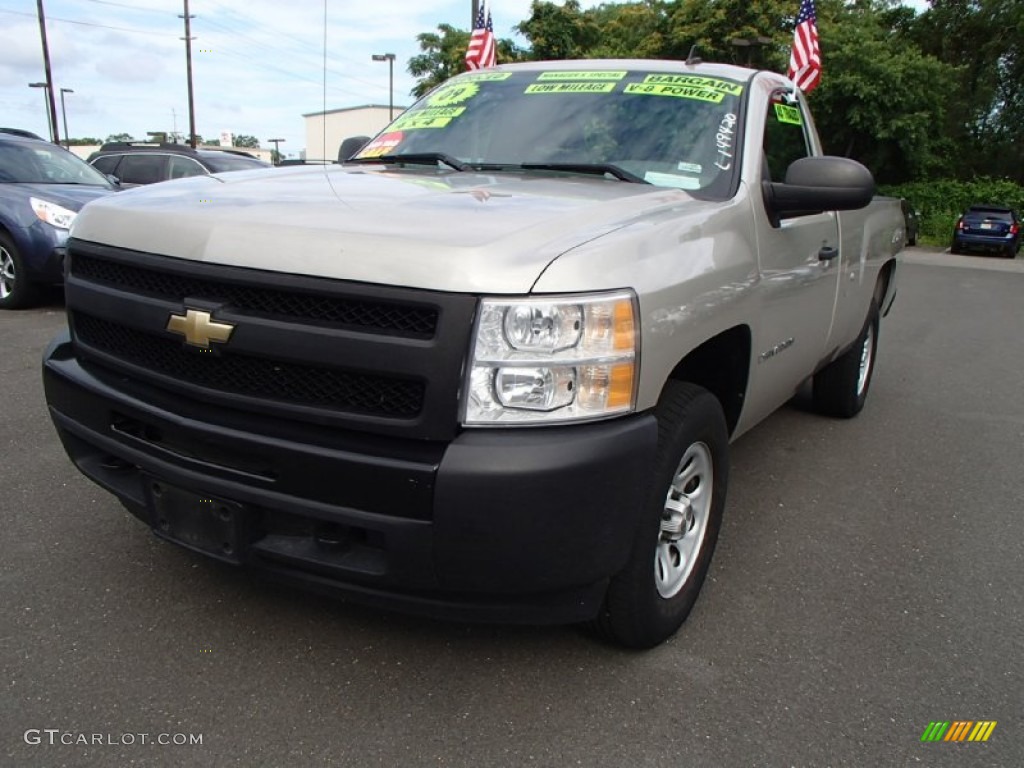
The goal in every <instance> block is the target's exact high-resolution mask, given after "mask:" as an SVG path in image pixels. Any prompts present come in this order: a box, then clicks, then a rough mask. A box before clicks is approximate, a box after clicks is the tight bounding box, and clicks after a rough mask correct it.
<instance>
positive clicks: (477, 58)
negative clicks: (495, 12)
mask: <svg viewBox="0 0 1024 768" xmlns="http://www.w3.org/2000/svg"><path fill="white" fill-rule="evenodd" d="M497 59H498V57H497V51H496V50H495V40H494V24H492V23H491V9H490V8H488V7H487V3H486V2H482V3H480V10H479V11H477V14H476V23H475V24H474V25H473V34H472V35H471V36H470V38H469V48H467V49H466V66H467V67H469V68H470V69H481V68H482V67H493V66H494V65H495V63H496V62H497Z"/></svg>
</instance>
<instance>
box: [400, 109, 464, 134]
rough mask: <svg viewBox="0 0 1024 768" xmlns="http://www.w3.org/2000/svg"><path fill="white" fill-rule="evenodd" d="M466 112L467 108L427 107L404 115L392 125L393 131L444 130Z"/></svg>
mask: <svg viewBox="0 0 1024 768" xmlns="http://www.w3.org/2000/svg"><path fill="white" fill-rule="evenodd" d="M465 111H466V108H465V107H427V108H426V109H419V110H417V111H416V112H414V113H413V114H411V115H403V116H402V117H400V118H398V119H397V120H395V122H393V123H392V124H391V130H392V131H415V130H419V129H421V128H444V127H446V126H447V125H448V123H450V122H451V121H452V120H454V119H455V118H456V117H458V116H459V115H461V114H462V113H463V112H465Z"/></svg>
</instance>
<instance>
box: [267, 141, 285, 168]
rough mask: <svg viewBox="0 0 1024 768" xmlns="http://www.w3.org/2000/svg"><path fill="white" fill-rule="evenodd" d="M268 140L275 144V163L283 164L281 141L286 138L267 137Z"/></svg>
mask: <svg viewBox="0 0 1024 768" xmlns="http://www.w3.org/2000/svg"><path fill="white" fill-rule="evenodd" d="M267 141H269V142H270V143H271V144H273V145H274V157H273V161H274V165H280V164H281V148H280V146H279V145H280V143H281V142H282V141H284V139H267Z"/></svg>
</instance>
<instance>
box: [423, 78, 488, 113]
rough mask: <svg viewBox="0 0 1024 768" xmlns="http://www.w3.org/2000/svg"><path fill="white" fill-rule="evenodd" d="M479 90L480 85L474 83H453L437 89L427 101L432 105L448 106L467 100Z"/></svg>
mask: <svg viewBox="0 0 1024 768" xmlns="http://www.w3.org/2000/svg"><path fill="white" fill-rule="evenodd" d="M479 92H480V86H479V85H477V84H476V83H454V84H452V85H446V86H445V87H444V88H442V89H441V90H439V91H438V92H437V93H435V94H434V95H433V96H431V97H430V99H429V100H428V101H427V103H428V104H429V105H430V106H432V107H448V106H451V105H452V104H461V103H462V102H464V101H469V100H470V99H472V98H473V97H474V96H476V95H477V94H478V93H479Z"/></svg>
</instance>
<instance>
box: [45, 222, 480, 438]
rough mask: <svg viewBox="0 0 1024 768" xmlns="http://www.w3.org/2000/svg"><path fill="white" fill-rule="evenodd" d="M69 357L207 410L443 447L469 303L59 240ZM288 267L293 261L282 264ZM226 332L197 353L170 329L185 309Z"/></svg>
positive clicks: (453, 421)
mask: <svg viewBox="0 0 1024 768" xmlns="http://www.w3.org/2000/svg"><path fill="white" fill-rule="evenodd" d="M68 256H69V268H68V274H67V278H66V280H65V296H66V300H67V308H68V317H69V319H70V327H71V333H72V338H73V340H74V342H75V354H76V356H77V357H79V358H80V359H81V361H82V362H83V363H84V364H86V365H90V366H93V367H94V370H96V372H97V373H99V372H100V368H102V370H103V371H107V372H110V373H113V374H115V375H116V377H117V378H110V379H108V381H109V382H111V385H112V386H120V384H118V382H122V381H123V382H124V386H126V387H130V388H131V389H132V391H133V392H135V393H143V394H142V395H138V394H137V396H143V397H144V396H145V394H144V392H145V391H147V390H146V388H149V387H157V388H159V389H160V390H162V392H161V393H154V396H155V397H164V396H165V395H166V394H170V395H172V396H176V397H179V398H184V401H185V402H183V406H186V404H187V407H189V408H197V407H199V408H206V407H209V409H210V411H209V414H208V418H209V419H210V420H217V419H218V418H220V414H221V413H222V412H224V409H225V408H228V409H231V410H232V411H233V412H236V413H237V412H239V411H242V412H245V411H248V412H252V413H254V414H259V415H260V417H272V418H273V417H276V418H280V419H285V420H288V421H295V420H299V421H305V422H307V423H312V424H317V425H319V426H330V427H332V428H334V427H340V428H351V429H355V430H359V431H361V432H364V433H366V432H370V433H376V434H380V435H384V436H394V437H407V438H415V439H417V440H436V441H444V440H450V439H451V438H452V437H454V436H455V434H456V431H457V430H458V424H459V419H458V409H459V392H460V389H461V386H462V372H463V368H464V365H465V356H466V354H467V350H468V348H469V335H470V333H471V330H472V326H473V317H474V314H475V312H476V301H477V300H476V297H474V296H468V295H461V294H447V293H441V292H437V291H426V290H419V289H414V288H404V287H395V286H385V285H375V284H368V283H358V282H353V281H345V280H334V279H327V278H322V277H309V276H305V275H299V274H293V273H288V272H272V271H268V270H259V269H249V268H244V267H236V266H230V265H223V264H211V263H208V262H195V261H189V260H186V259H177V258H171V257H167V256H160V255H157V254H151V253H143V252H139V251H130V250H126V249H122V248H114V247H110V246H105V245H100V244H97V243H90V242H83V241H80V240H76V239H74V238H72V239H71V240H70V242H69V244H68ZM294 258H295V259H296V261H297V262H299V261H300V260H301V254H296V255H295V256H294ZM189 309H196V310H200V311H205V312H207V313H209V315H210V316H211V317H213V318H214V319H215V320H216V321H219V322H222V323H228V324H230V325H231V326H233V327H234V331H233V333H232V335H231V337H230V338H229V339H228V341H226V342H223V343H215V344H213V346H212V348H211V349H210V350H209V351H200V350H199V349H197V348H194V347H190V346H187V345H186V344H185V342H184V339H183V338H182V336H181V335H180V334H176V333H174V332H172V331H169V330H168V323H169V319H170V318H171V317H172V316H178V317H181V316H182V315H183V313H185V311H186V310H189Z"/></svg>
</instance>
